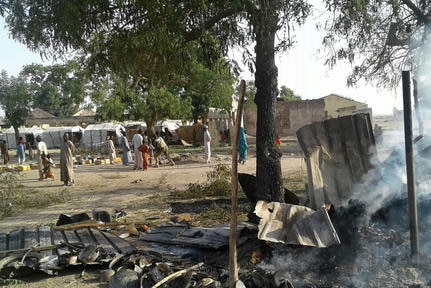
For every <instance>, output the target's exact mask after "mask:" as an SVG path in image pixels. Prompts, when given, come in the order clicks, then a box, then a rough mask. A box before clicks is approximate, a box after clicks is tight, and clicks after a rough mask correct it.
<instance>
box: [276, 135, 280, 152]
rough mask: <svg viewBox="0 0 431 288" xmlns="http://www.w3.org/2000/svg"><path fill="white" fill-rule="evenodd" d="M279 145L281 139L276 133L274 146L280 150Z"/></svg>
mask: <svg viewBox="0 0 431 288" xmlns="http://www.w3.org/2000/svg"><path fill="white" fill-rule="evenodd" d="M280 147H281V139H280V136H278V134H277V135H276V136H275V148H276V149H277V150H280Z"/></svg>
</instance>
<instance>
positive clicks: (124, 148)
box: [120, 130, 130, 166]
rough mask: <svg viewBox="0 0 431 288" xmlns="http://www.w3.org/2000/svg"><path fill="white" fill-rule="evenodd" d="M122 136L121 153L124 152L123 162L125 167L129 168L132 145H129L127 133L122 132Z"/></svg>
mask: <svg viewBox="0 0 431 288" xmlns="http://www.w3.org/2000/svg"><path fill="white" fill-rule="evenodd" d="M121 134H122V136H121V139H120V145H121V151H122V155H121V161H122V162H123V165H124V166H127V165H128V164H129V160H130V158H129V154H130V145H129V140H127V137H126V131H124V130H122V131H121Z"/></svg>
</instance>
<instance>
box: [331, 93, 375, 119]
mask: <svg viewBox="0 0 431 288" xmlns="http://www.w3.org/2000/svg"><path fill="white" fill-rule="evenodd" d="M323 99H324V100H325V110H326V114H327V118H328V119H329V118H337V117H342V116H348V115H353V114H356V113H362V112H369V111H370V109H369V108H368V105H367V104H365V103H361V102H357V101H354V100H352V99H349V98H345V97H341V96H338V95H328V96H326V97H324V98H323Z"/></svg>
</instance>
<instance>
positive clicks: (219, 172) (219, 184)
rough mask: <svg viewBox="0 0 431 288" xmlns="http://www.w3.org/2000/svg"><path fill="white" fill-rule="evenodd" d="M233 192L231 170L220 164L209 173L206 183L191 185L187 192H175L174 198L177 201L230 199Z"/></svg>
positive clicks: (188, 186)
mask: <svg viewBox="0 0 431 288" xmlns="http://www.w3.org/2000/svg"><path fill="white" fill-rule="evenodd" d="M231 192H232V184H231V169H230V168H229V167H228V166H227V165H223V164H218V165H216V166H215V167H214V169H213V170H212V171H210V172H208V173H207V179H206V182H204V183H199V182H196V183H189V184H188V185H187V189H186V190H185V191H174V193H173V195H172V196H173V197H174V198H175V199H191V198H194V199H196V198H202V197H216V196H218V197H230V195H231Z"/></svg>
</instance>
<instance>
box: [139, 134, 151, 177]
mask: <svg viewBox="0 0 431 288" xmlns="http://www.w3.org/2000/svg"><path fill="white" fill-rule="evenodd" d="M138 150H139V151H140V153H142V170H144V171H145V170H148V168H149V167H150V145H148V137H144V143H143V144H142V145H141V146H139V147H138Z"/></svg>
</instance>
